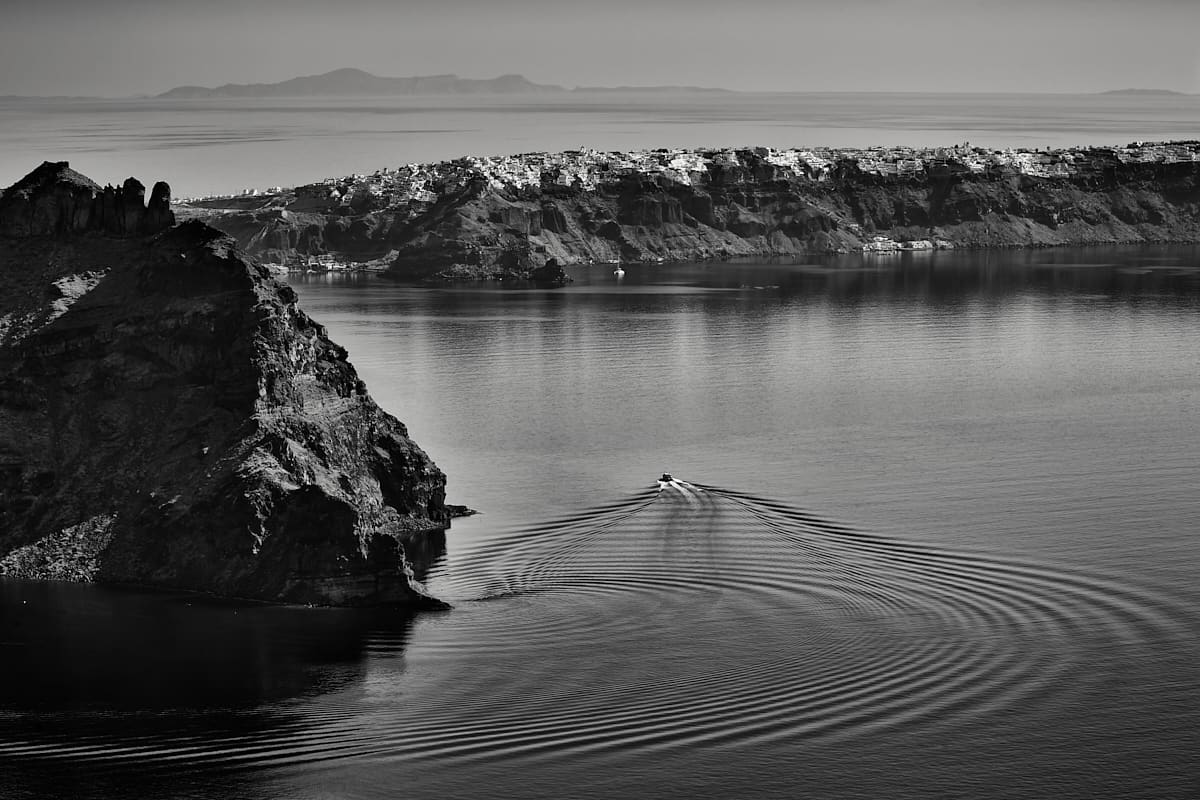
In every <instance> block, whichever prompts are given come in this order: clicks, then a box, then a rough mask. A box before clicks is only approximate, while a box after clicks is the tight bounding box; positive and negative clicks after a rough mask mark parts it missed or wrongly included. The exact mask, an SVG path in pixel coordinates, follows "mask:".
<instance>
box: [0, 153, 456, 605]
mask: <svg viewBox="0 0 1200 800" xmlns="http://www.w3.org/2000/svg"><path fill="white" fill-rule="evenodd" d="M169 204H170V189H169V188H168V187H167V185H166V184H164V183H159V184H157V185H156V186H155V187H154V189H153V191H152V192H151V198H150V202H149V204H146V202H145V199H144V189H143V187H142V185H141V184H140V183H138V182H137V181H135V180H133V179H130V180H129V181H126V182H125V184H124V185H123V186H121V187H119V188H115V187H106V188H101V187H99V186H97V185H96V184H95V183H93V182H92V181H90V180H89V179H87V178H86V177H84V176H82V175H80V174H79V173H77V172H75V171H73V170H71V169H70V168H69V167H68V165H67V164H66V162H61V163H50V162H47V163H45V164H43V165H42V166H41V167H39V168H38V169H36V170H34V171H33V172H32V173H30V175H28V176H27V177H25V178H24V179H22V180H21V181H19V182H18V183H16V184H14V185H13V186H12V187H10V188H9V189H7V190H6V191H5V192H4V193H3V195H2V196H0V274H2V280H0V575H7V576H15V577H26V578H42V579H60V580H81V581H90V580H95V581H106V582H121V583H132V584H139V585H148V586H160V587H172V588H182V589H191V590H199V591H205V592H212V593H216V594H220V595H226V596H233V597H243V598H255V599H262V600H269V601H282V602H294V603H318V604H333V605H366V604H372V605H373V604H393V603H394V604H398V605H407V606H418V607H438V606H440V605H441V604H440V603H439V602H438V601H437V600H435V599H433V598H431V597H429V596H427V595H426V594H425V593H424V591H423V590H422V589H421V587H420V584H419V578H420V577H421V573H422V570H423V568H424V567H426V566H428V563H429V562H430V560H431V559H432V558H433V557H434V556H436V555H437V553H438V552H439V551H440V548H441V547H443V546H444V529H445V527H446V526H447V524H448V511H447V508H446V506H445V504H444V497H445V476H444V475H443V474H442V473H441V471H440V470H438V468H437V467H436V466H435V465H434V464H433V462H432V461H431V460H430V459H429V457H428V456H427V455H426V454H425V453H424V452H422V450H421V449H420V448H419V447H418V446H417V445H416V444H415V443H414V442H413V441H412V440H411V439H410V438H408V435H407V431H406V430H405V427H404V425H403V424H401V423H400V422H399V421H397V420H396V419H395V418H393V417H392V416H390V415H389V414H387V413H385V412H384V411H383V410H381V409H380V408H379V407H378V406H377V405H376V404H375V403H374V401H372V400H371V398H370V397H369V396H368V395H367V392H366V388H365V386H364V385H363V382H362V381H361V380H359V378H358V376H357V374H356V373H355V371H354V368H353V367H352V366H351V365H350V364H349V363H348V362H347V360H346V352H345V350H343V349H342V348H341V347H339V346H338V345H336V344H334V343H333V342H331V341H330V340H329V339H328V337H327V336H326V335H325V330H324V329H323V328H322V327H321V326H320V325H318V324H316V323H315V322H313V321H312V320H311V319H309V317H308V316H307V315H305V314H304V312H303V311H301V310H300V309H299V308H298V307H297V305H296V295H295V293H294V292H293V291H292V290H291V289H290V288H288V287H287V286H284V285H282V284H280V283H279V282H277V281H276V280H275V279H274V278H273V277H272V275H271V273H270V270H268V269H267V268H266V267H264V266H262V265H261V264H260V263H258V261H257V260H255V259H253V258H249V257H247V256H246V255H245V254H244V253H243V252H242V251H241V250H240V249H239V248H238V247H237V246H236V244H235V243H234V241H233V240H232V239H231V238H230V237H228V236H226V235H225V234H222V233H220V232H219V231H217V230H214V229H213V228H210V227H208V226H207V225H204V224H203V223H201V222H198V221H190V222H185V223H183V224H180V225H176V224H175V220H174V217H173V215H172V212H171V210H170V207H169Z"/></svg>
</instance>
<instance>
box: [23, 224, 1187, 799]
mask: <svg viewBox="0 0 1200 800" xmlns="http://www.w3.org/2000/svg"><path fill="white" fill-rule="evenodd" d="M577 277H578V281H577V282H576V283H575V284H574V285H572V286H571V287H568V288H567V289H565V290H561V291H540V290H530V291H519V290H505V291H501V290H496V291H490V290H482V291H481V290H429V289H414V288H408V287H398V286H393V285H390V284H387V283H383V282H380V281H378V280H375V279H371V278H358V279H356V278H353V277H352V278H350V279H346V278H340V279H331V280H324V279H313V280H307V281H305V280H301V281H298V282H297V284H296V285H297V288H298V290H299V291H300V294H301V297H302V300H303V303H304V305H305V307H306V308H307V309H308V310H309V312H310V313H311V314H313V316H315V317H316V318H317V319H319V320H320V321H322V322H323V323H325V324H326V325H328V327H329V329H330V332H331V334H332V335H333V337H334V338H335V339H336V340H338V341H339V342H341V343H343V344H345V345H347V346H348V348H349V350H350V353H351V358H352V359H353V360H354V362H355V363H356V365H357V366H358V367H359V369H360V372H362V373H363V375H364V377H365V378H366V380H367V382H368V385H369V386H370V387H371V390H372V393H373V394H374V395H375V396H376V398H377V399H379V400H380V402H381V403H382V404H383V405H384V406H385V407H387V408H389V409H391V410H393V411H394V412H395V413H397V414H398V415H399V416H400V417H401V418H402V419H404V420H405V421H406V422H407V423H408V424H409V427H410V429H411V431H412V432H413V434H414V436H415V437H416V438H417V440H418V441H419V442H420V443H421V444H422V445H423V446H424V447H425V448H426V449H428V450H429V451H430V452H431V453H432V454H433V455H434V457H435V458H436V459H437V461H438V462H439V464H440V465H441V466H442V467H443V468H444V469H445V470H446V472H447V473H448V474H449V475H450V477H451V488H450V495H451V500H452V501H454V502H463V503H467V504H468V505H471V506H473V507H476V508H479V509H481V510H482V511H483V512H484V513H483V514H481V515H479V516H477V517H472V518H469V519H465V520H460V521H458V522H456V524H455V526H454V528H453V529H452V530H451V531H450V533H449V535H448V537H447V552H446V555H445V556H444V558H443V559H442V560H441V561H440V562H439V563H438V564H437V565H435V567H434V569H433V572H432V574H431V575H430V580H429V583H430V586H431V588H432V589H433V590H434V591H435V592H436V593H438V594H440V595H441V596H443V597H446V598H447V599H450V600H451V601H452V602H454V604H455V606H456V608H455V610H454V611H452V612H449V613H446V614H438V615H427V616H422V617H419V618H417V619H415V620H413V619H409V618H406V617H404V616H400V615H396V614H391V613H363V612H353V611H339V610H328V609H296V608H271V607H252V606H244V605H237V604H214V603H210V602H201V601H199V600H197V599H195V598H189V597H180V596H177V595H170V594H144V593H133V592H129V591H121V590H114V589H104V588H96V587H77V586H56V585H36V584H27V583H19V582H5V583H0V592H2V593H3V595H2V597H3V599H2V605H0V611H2V612H3V616H2V617H0V664H2V665H3V677H4V680H3V681H0V761H2V762H3V765H4V768H3V770H0V796H4V797H10V796H16V797H22V796H31V797H33V796H55V795H59V796H71V797H125V796H147V797H151V796H152V797H213V796H223V797H280V798H283V797H289V798H290V797H301V798H335V797H336V798H343V797H371V798H390V797H396V796H409V797H436V798H442V797H524V796H528V797H535V796H536V797H563V796H570V797H612V796H631V797H632V796H637V797H677V796H697V797H704V796H711V797H750V796H779V797H783V796H789V797H790V796H804V795H809V796H817V797H847V798H851V797H853V798H857V797H924V796H930V795H932V794H937V795H940V796H964V797H1047V796H1053V797H1067V798H1092V797H1101V796H1109V797H1117V796H1120V797H1136V796H1140V797H1187V796H1192V795H1193V794H1194V789H1195V786H1196V785H1197V783H1198V780H1200V770H1198V769H1197V767H1196V766H1195V753H1196V752H1200V671H1198V670H1197V669H1196V663H1197V656H1198V655H1200V618H1198V614H1197V612H1196V608H1197V601H1198V600H1200V591H1198V590H1197V589H1196V588H1195V586H1194V583H1195V579H1194V577H1195V575H1196V574H1197V571H1198V569H1200V543H1198V541H1197V536H1198V533H1197V531H1198V530H1200V497H1198V495H1197V494H1196V491H1195V487H1196V486H1197V485H1200V464H1198V462H1197V457H1196V452H1197V447H1196V445H1197V438H1198V432H1200V419H1198V417H1197V414H1198V413H1200V351H1198V349H1197V347H1196V343H1197V341H1200V338H1198V334H1200V252H1197V250H1196V249H1194V248H1182V249H1181V248H1108V249H1096V250H1091V251H1081V250H1076V251H1034V252H1018V253H993V254H967V253H938V254H933V255H929V256H924V257H922V256H919V255H918V256H913V257H907V256H906V257H904V258H889V259H886V260H877V261H862V260H857V261H856V260H845V261H842V262H826V263H814V264H807V265H752V264H743V265H669V266H660V267H637V266H634V267H628V268H627V274H626V276H625V277H624V279H622V280H621V281H617V280H616V279H615V278H614V277H613V276H612V275H611V268H601V267H596V268H591V269H587V270H581V271H580V272H579V273H578V274H577ZM663 470H670V471H671V472H672V473H673V474H674V475H675V476H676V478H677V479H679V480H678V481H676V482H675V483H671V484H666V485H660V484H658V483H657V482H656V481H655V480H654V478H656V477H657V476H658V474H659V473H660V472H661V471H663Z"/></svg>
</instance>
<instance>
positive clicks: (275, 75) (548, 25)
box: [0, 0, 1200, 96]
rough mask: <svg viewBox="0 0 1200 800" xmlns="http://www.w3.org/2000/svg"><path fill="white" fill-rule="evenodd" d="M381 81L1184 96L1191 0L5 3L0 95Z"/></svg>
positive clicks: (1195, 8) (1194, 60) (1193, 27)
mask: <svg viewBox="0 0 1200 800" xmlns="http://www.w3.org/2000/svg"><path fill="white" fill-rule="evenodd" d="M338 67H359V68H361V69H365V70H367V71H369V72H374V73H376V74H380V75H392V76H408V75H429V74H436V73H446V72H453V73H457V74H459V75H462V76H465V77H478V78H487V77H494V76H496V75H500V74H504V73H514V72H515V73H521V74H523V75H525V76H526V77H527V78H529V79H530V80H533V81H536V82H539V83H558V84H563V85H566V86H576V85H618V84H632V85H646V84H693V85H702V86H721V87H727V88H731V89H744V90H755V89H759V90H797V91H873V90H878V91H1041V92H1075V91H1078V92H1091V91H1100V90H1105V89H1115V88H1127V87H1139V88H1162V89H1174V90H1177V91H1184V92H1200V0H986V1H985V0H791V1H790V2H786V1H785V0H686V1H685V0H589V2H576V0H392V1H390V2H389V1H387V0H261V1H260V0H3V10H2V12H0V94H79V95H113V96H124V95H131V94H140V93H148V94H153V93H158V92H162V91H166V90H167V89H170V88H172V87H174V86H179V85H184V84H198V85H203V86H213V85H217V84H221V83H250V82H271V81H278V80H284V79H286V78H290V77H294V76H296V75H310V74H315V73H320V72H325V71H328V70H331V69H336V68H338Z"/></svg>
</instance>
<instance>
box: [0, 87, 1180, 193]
mask: <svg viewBox="0 0 1200 800" xmlns="http://www.w3.org/2000/svg"><path fill="white" fill-rule="evenodd" d="M0 120H2V124H0V186H8V185H10V184H11V183H13V182H14V181H16V180H18V179H19V178H20V177H21V176H23V175H25V174H26V173H28V172H29V171H30V170H32V169H33V168H34V167H36V166H37V165H38V164H40V163H41V162H42V161H44V160H49V161H62V160H69V161H70V162H71V165H72V166H73V167H74V168H75V169H77V170H78V171H80V172H82V173H83V174H85V175H88V176H90V177H91V178H93V179H94V180H96V181H98V182H99V183H101V184H104V183H120V182H121V181H123V180H125V178H127V177H129V176H131V175H132V176H135V177H137V178H139V179H140V180H141V181H142V182H143V183H145V184H146V185H147V186H150V185H151V182H153V181H158V180H165V181H167V182H168V183H169V184H170V185H171V188H172V190H173V192H174V194H175V196H176V197H193V196H198V195H211V194H233V193H237V192H240V191H241V190H243V189H247V188H257V189H265V188H269V187H273V186H280V185H282V186H295V185H299V184H303V183H305V182H311V181H316V180H320V179H322V178H325V177H332V176H343V175H348V174H352V173H369V172H373V171H375V170H378V169H382V168H385V167H388V168H394V167H396V166H399V165H401V164H407V163H423V162H430V161H441V160H445V159H452V158H458V157H461V156H467V155H505V154H513V153H528V152H534V151H555V150H570V149H578V148H581V147H590V148H595V149H599V150H628V149H634V148H655V147H753V146H770V147H814V146H830V147H870V146H875V145H883V146H893V145H912V146H918V147H937V146H948V145H954V144H961V143H963V142H970V143H971V144H972V145H976V146H982V147H991V148H1005V147H1023V148H1027V149H1032V148H1045V147H1067V146H1083V145H1115V144H1127V143H1129V142H1131V141H1135V140H1148V141H1154V140H1162V139H1194V138H1195V137H1196V135H1197V133H1196V132H1197V130H1200V95H1198V96H1192V95H1169V96H1156V95H1148V96H1147V95H1029V94H976V95H968V94H869V93H857V94H845V93H806V94H756V93H744V94H742V93H736V94H735V93H723V92H709V93H704V92H702V93H681V94H671V93H621V92H600V93H564V94H554V95H531V96H496V97H486V96H485V97H461V96H459V97H399V98H286V99H270V98H268V99H261V98H260V99H239V98H222V99H212V100H160V99H152V98H147V99H108V100H57V99H55V100H27V99H25V100H22V99H7V100H5V99H3V98H0Z"/></svg>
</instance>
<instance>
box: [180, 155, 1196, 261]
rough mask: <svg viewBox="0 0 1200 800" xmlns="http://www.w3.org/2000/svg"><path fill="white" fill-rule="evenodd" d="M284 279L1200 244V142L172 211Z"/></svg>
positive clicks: (572, 169)
mask: <svg viewBox="0 0 1200 800" xmlns="http://www.w3.org/2000/svg"><path fill="white" fill-rule="evenodd" d="M179 210H180V212H181V213H184V214H187V215H189V216H198V217H200V218H203V219H205V220H207V221H209V222H210V223H211V224H213V225H215V226H217V227H219V228H221V229H222V230H225V231H227V232H229V233H230V234H232V235H233V236H235V237H236V238H237V239H238V241H239V243H241V244H242V245H243V246H244V247H246V248H247V249H249V250H250V251H251V252H254V253H257V254H260V255H261V256H262V257H263V258H264V259H266V260H268V261H272V262H276V263H279V264H284V265H288V266H290V267H293V268H315V269H322V268H325V267H328V266H331V265H332V266H354V265H362V264H364V263H371V262H373V264H374V265H375V266H378V267H382V268H386V270H387V273H388V274H390V275H391V276H393V277H396V278H400V279H405V280H417V281H445V280H456V279H487V280H501V281H511V280H535V281H541V282H551V283H553V282H556V281H562V280H564V279H565V277H566V276H565V274H564V273H563V270H562V268H563V267H566V266H570V265H572V264H580V263H589V262H596V261H613V260H616V259H621V260H622V261H625V262H654V261H660V260H667V261H677V260H720V259H727V258H733V257H752V256H799V255H805V254H821V253H837V252H854V251H865V252H872V251H875V252H878V251H890V250H900V249H914V250H922V249H936V248H949V247H972V248H980V247H1027V246H1052V245H1070V244H1102V243H1118V242H1146V241H1156V242H1165V241H1173V242H1195V241H1200V142H1166V143H1157V144H1145V143H1133V144H1130V145H1128V146H1122V147H1088V148H1075V149H1061V150H1045V151H1042V150H1037V151H1033V150H1031V151H1024V150H989V149H986V148H980V147H972V146H969V145H962V146H957V147H952V148H930V149H919V148H870V149H865V150H852V149H832V148H818V149H812V150H776V149H772V148H765V147H759V148H742V149H719V150H685V149H674V150H668V149H662V150H646V151H633V152H615V153H606V152H597V151H589V150H580V151H568V152H562V153H527V154H523V155H517V156H504V157H490V158H475V157H471V158H463V159H457V160H455V161H448V162H441V163H438V164H408V165H403V166H400V167H396V168H389V169H385V170H380V171H379V172H376V173H373V174H370V175H353V176H347V177H345V178H330V179H328V180H326V181H323V182H321V183H317V184H311V185H308V186H300V187H296V188H295V189H287V190H282V189H281V190H275V191H271V192H267V193H265V194H244V195H242V196H237V197H229V198H208V199H202V200H196V201H193V202H191V203H188V204H186V205H183V206H180V207H179Z"/></svg>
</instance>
